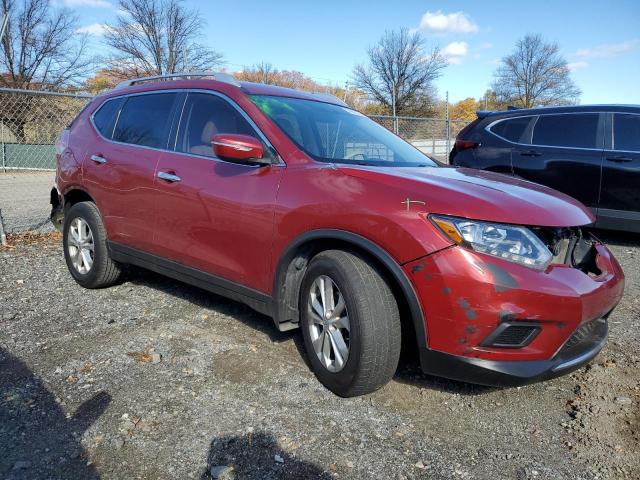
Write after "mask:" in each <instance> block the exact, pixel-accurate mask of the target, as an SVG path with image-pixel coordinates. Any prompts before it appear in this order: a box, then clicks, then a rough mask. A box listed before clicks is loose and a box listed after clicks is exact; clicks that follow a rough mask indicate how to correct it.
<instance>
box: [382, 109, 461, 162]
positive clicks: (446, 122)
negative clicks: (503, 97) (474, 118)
mask: <svg viewBox="0 0 640 480" xmlns="http://www.w3.org/2000/svg"><path fill="white" fill-rule="evenodd" d="M371 119H372V120H375V121H376V122H378V123H379V124H380V125H382V126H383V127H386V128H388V129H389V130H391V131H392V132H394V133H396V134H397V135H399V136H401V137H402V138H404V139H405V140H407V141H408V142H410V143H412V144H413V145H414V146H415V147H417V148H418V149H419V150H420V151H422V152H424V153H426V154H427V155H429V156H431V157H435V158H437V159H438V160H440V161H443V162H448V157H449V152H450V151H451V148H452V146H453V142H454V140H455V137H456V135H457V134H458V132H459V131H460V130H462V128H463V127H464V126H465V125H466V124H467V123H469V122H467V121H466V120H451V119H446V118H419V117H390V116H381V115H379V116H371Z"/></svg>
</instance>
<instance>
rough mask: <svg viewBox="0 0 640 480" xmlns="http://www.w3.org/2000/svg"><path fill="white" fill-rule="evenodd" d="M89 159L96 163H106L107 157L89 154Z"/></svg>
mask: <svg viewBox="0 0 640 480" xmlns="http://www.w3.org/2000/svg"><path fill="white" fill-rule="evenodd" d="M91 161H93V162H96V163H107V159H106V158H104V157H103V156H102V155H91Z"/></svg>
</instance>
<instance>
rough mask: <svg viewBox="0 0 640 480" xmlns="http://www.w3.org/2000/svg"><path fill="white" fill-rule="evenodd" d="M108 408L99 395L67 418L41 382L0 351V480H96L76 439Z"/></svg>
mask: <svg viewBox="0 0 640 480" xmlns="http://www.w3.org/2000/svg"><path fill="white" fill-rule="evenodd" d="M110 402H111V397H110V396H109V394H107V393H105V392H99V393H97V394H96V395H94V396H93V397H92V398H90V399H89V400H87V401H86V402H84V403H83V404H82V405H80V407H79V408H78V409H77V410H76V412H75V414H74V415H73V416H72V417H71V418H67V417H66V415H65V412H64V411H63V410H62V408H60V406H59V405H58V403H57V402H56V400H55V397H54V395H53V394H52V393H51V392H50V391H49V390H48V389H47V388H46V386H45V385H44V383H43V382H42V380H40V379H39V378H38V377H36V376H35V375H34V374H33V372H31V370H29V368H28V367H27V366H26V365H25V364H24V362H22V361H21V360H19V359H18V358H16V357H15V356H14V355H12V354H10V353H9V352H7V351H6V350H3V349H2V348H0V452H1V453H0V478H3V479H7V480H8V479H23V478H24V479H36V478H78V479H79V478H82V479H92V478H99V475H98V472H97V470H96V469H95V468H94V466H93V465H91V464H87V462H88V459H87V452H86V451H85V450H84V448H83V447H82V445H81V444H80V438H81V436H82V433H83V432H84V431H85V430H86V429H87V428H89V426H91V424H92V423H93V422H94V421H95V420H96V419H97V418H98V417H100V415H102V413H103V412H104V411H105V410H106V408H107V406H108V405H109V403H110Z"/></svg>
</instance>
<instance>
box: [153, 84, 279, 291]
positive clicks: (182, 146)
mask: <svg viewBox="0 0 640 480" xmlns="http://www.w3.org/2000/svg"><path fill="white" fill-rule="evenodd" d="M179 124H180V128H179V130H178V132H177V138H176V142H175V152H170V153H167V154H165V155H163V156H162V158H161V159H160V162H159V164H158V168H157V175H156V179H155V190H156V204H157V217H156V226H155V239H156V240H155V241H156V243H157V245H158V248H159V249H160V252H161V253H160V255H161V256H162V257H165V258H168V259H170V260H173V261H175V262H177V263H179V264H182V265H185V266H188V267H193V268H196V269H198V270H202V271H205V272H207V273H210V274H213V275H215V276H218V277H222V278H224V279H226V280H230V281H232V282H236V283H240V284H243V285H245V286H249V287H251V288H254V289H256V290H259V291H262V292H270V291H271V285H270V279H268V278H267V275H266V272H267V269H268V265H269V261H270V256H269V252H270V251H271V246H272V240H273V235H274V223H273V217H274V208H275V202H276V196H277V193H278V186H279V184H280V179H281V176H282V173H283V171H284V168H283V166H284V165H283V164H276V165H272V166H251V165H242V164H237V163H232V162H228V161H225V160H222V159H219V158H216V157H215V155H214V153H213V149H212V145H211V139H212V136H213V135H215V134H216V133H239V134H245V135H252V136H255V137H256V138H259V139H261V140H262V141H265V139H264V138H263V137H261V136H260V135H259V134H258V132H257V130H256V129H255V128H254V127H253V126H252V125H251V124H250V123H249V121H248V120H247V119H246V118H245V116H244V115H243V114H242V113H241V112H240V111H239V109H238V108H237V107H236V106H234V105H232V104H231V103H230V102H229V101H228V100H226V99H225V98H222V97H221V96H219V95H216V94H214V93H197V92H194V93H189V94H188V96H187V98H186V102H185V104H184V108H183V109H182V117H181V120H180V123H179ZM265 154H266V155H270V156H272V157H273V158H274V159H275V158H277V156H276V154H275V152H274V151H273V149H272V148H271V147H269V146H267V145H266V143H265Z"/></svg>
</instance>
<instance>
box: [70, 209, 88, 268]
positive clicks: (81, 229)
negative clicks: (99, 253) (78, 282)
mask: <svg viewBox="0 0 640 480" xmlns="http://www.w3.org/2000/svg"><path fill="white" fill-rule="evenodd" d="M67 251H68V252H69V258H71V264H72V265H73V268H74V269H75V270H76V271H77V272H78V273H81V274H83V275H86V274H87V273H89V271H90V270H91V267H93V258H94V242H93V232H92V231H91V228H90V227H89V224H88V223H87V222H85V221H84V220H83V219H82V218H75V219H73V221H72V222H71V225H70V226H69V233H68V234H67Z"/></svg>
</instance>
